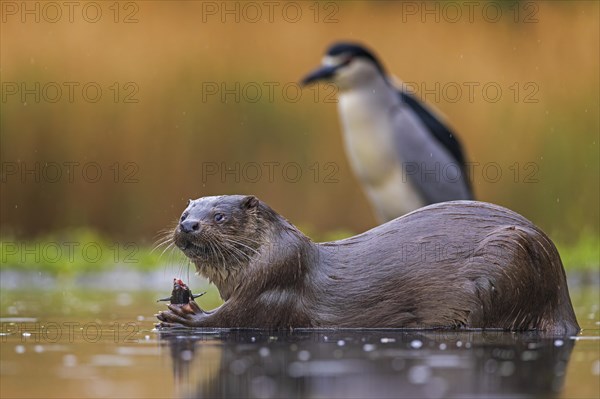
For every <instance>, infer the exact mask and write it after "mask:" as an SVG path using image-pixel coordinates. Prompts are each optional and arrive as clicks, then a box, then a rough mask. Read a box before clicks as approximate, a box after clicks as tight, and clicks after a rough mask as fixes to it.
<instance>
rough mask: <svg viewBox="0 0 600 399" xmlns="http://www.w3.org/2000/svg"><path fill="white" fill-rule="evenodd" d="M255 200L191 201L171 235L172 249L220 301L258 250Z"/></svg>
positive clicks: (234, 197)
mask: <svg viewBox="0 0 600 399" xmlns="http://www.w3.org/2000/svg"><path fill="white" fill-rule="evenodd" d="M259 204H260V201H259V200H258V198H256V197H254V196H243V195H224V196H218V197H203V198H199V199H197V200H190V201H189V203H188V206H187V208H186V209H185V211H184V212H183V214H182V215H181V218H180V220H179V223H178V225H177V227H176V228H175V231H174V233H173V241H174V242H175V245H177V247H178V248H179V249H181V251H183V253H184V254H185V255H186V256H187V257H188V258H189V259H190V260H191V261H192V262H193V263H194V264H195V265H196V268H197V270H198V273H199V274H201V275H203V276H204V277H206V278H208V279H209V280H210V281H211V282H213V283H215V285H216V286H217V288H219V291H220V293H221V297H223V299H227V297H229V296H230V295H231V293H232V291H233V290H234V289H235V288H236V286H237V285H238V284H239V281H238V276H239V272H240V271H241V270H242V269H243V268H244V267H245V266H246V265H247V264H248V263H249V262H250V260H251V258H252V257H253V255H254V254H256V253H258V248H259V247H260V237H261V235H260V232H259V228H260V225H259V220H258V208H259Z"/></svg>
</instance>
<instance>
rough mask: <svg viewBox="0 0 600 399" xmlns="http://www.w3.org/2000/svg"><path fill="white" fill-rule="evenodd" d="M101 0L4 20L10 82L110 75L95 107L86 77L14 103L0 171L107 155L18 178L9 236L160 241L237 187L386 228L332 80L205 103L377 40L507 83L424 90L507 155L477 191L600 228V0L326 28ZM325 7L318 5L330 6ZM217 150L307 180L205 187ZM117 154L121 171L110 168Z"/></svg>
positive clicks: (442, 78)
mask: <svg viewBox="0 0 600 399" xmlns="http://www.w3.org/2000/svg"><path fill="white" fill-rule="evenodd" d="M82 4H84V3H82ZM100 4H101V5H102V10H103V17H102V19H101V20H100V21H99V22H97V23H88V22H86V21H84V20H83V19H82V18H81V17H79V15H80V14H77V13H76V14H75V20H74V22H73V23H70V22H68V21H67V20H65V19H64V18H63V20H61V21H58V22H56V23H48V22H45V21H43V20H42V21H40V23H35V22H31V21H26V22H25V23H22V22H21V21H20V17H19V16H12V15H11V16H6V21H5V22H3V23H2V26H1V39H0V40H1V42H0V44H1V45H0V55H1V61H0V67H1V70H0V72H1V80H2V82H3V84H6V82H9V83H10V82H17V83H21V82H26V83H27V84H28V85H33V84H34V83H35V82H40V83H41V84H42V85H43V84H45V83H47V82H58V83H61V82H80V84H81V85H83V84H85V83H86V82H97V83H98V84H99V85H100V86H101V87H102V89H103V97H102V99H101V100H100V101H99V102H97V103H88V102H86V101H84V100H83V99H82V98H81V95H80V94H78V93H80V92H78V91H77V90H76V91H75V99H74V101H73V103H70V102H68V101H66V99H65V96H63V99H62V100H61V101H59V102H57V103H49V102H45V101H43V100H42V101H41V102H40V103H35V102H32V101H29V102H28V103H27V104H23V103H22V102H21V101H20V100H19V98H18V97H19V96H8V97H7V98H6V100H5V101H4V100H3V101H2V103H1V104H0V105H1V111H0V131H1V146H0V155H1V158H2V163H3V165H4V166H6V165H9V164H11V165H18V166H19V167H23V166H27V167H32V165H34V164H35V162H40V163H41V164H40V165H43V164H44V163H48V162H50V163H52V162H55V163H59V164H62V163H64V162H78V163H79V164H80V165H86V164H88V163H90V162H97V163H98V164H99V165H101V166H102V173H103V175H102V178H101V179H100V181H99V182H97V183H88V182H86V181H85V180H84V179H83V178H82V177H81V175H80V174H77V173H76V174H75V176H74V178H73V182H70V181H68V179H67V177H66V176H64V177H63V178H62V179H61V180H60V181H59V182H54V183H52V182H48V181H44V179H43V178H42V179H41V181H39V182H36V181H35V179H33V178H32V177H31V176H26V177H25V178H21V177H19V176H16V175H7V174H6V173H4V175H3V176H2V178H3V180H2V186H1V188H2V190H1V219H2V224H1V226H2V230H3V233H9V234H14V235H17V236H34V235H38V234H42V233H46V232H49V231H55V230H62V229H68V228H72V227H77V226H88V227H91V228H94V229H97V230H99V231H101V232H103V233H106V234H108V235H111V236H114V237H118V238H127V239H132V238H134V239H141V240H146V239H152V237H154V236H155V234H156V232H157V231H158V230H160V229H162V228H165V227H168V226H169V225H170V224H171V223H173V221H174V220H176V219H177V218H178V216H179V214H180V213H181V211H182V210H183V208H184V207H185V203H186V201H187V199H188V198H196V197H200V196H204V195H214V194H228V193H252V194H255V195H257V196H259V197H260V198H261V199H263V200H265V201H266V202H267V203H269V204H270V205H271V206H272V207H273V208H275V209H276V210H277V211H279V212H280V213H281V214H283V215H284V216H286V217H287V218H288V219H290V220H291V221H292V222H293V223H295V224H298V225H300V226H303V227H305V228H306V229H308V230H311V231H315V232H325V231H331V230H338V229H346V230H351V231H354V232H359V231H362V230H365V229H367V228H370V227H372V226H374V224H375V221H374V219H373V216H372V214H371V210H370V208H369V206H368V203H367V201H366V199H365V198H364V195H363V194H362V192H361V190H360V188H359V186H358V185H357V182H356V180H355V179H354V176H353V175H352V172H351V170H350V169H349V165H348V163H347V160H346V157H345V155H344V151H343V142H342V137H341V134H340V126H339V123H338V119H337V111H336V106H335V104H333V103H325V101H324V99H325V93H326V92H327V90H326V88H325V87H321V88H320V90H321V91H320V97H319V98H318V100H317V101H314V99H313V94H314V92H313V91H312V90H311V89H306V90H305V91H303V93H302V98H301V100H300V101H298V102H290V101H286V99H285V98H284V96H283V94H282V93H281V90H279V89H277V88H276V89H275V91H274V93H275V96H274V101H269V100H268V98H267V95H266V93H267V91H266V89H265V91H264V92H263V97H262V99H261V100H260V101H258V102H256V103H251V102H249V101H244V98H242V101H240V102H239V103H236V102H235V101H233V100H232V96H229V97H228V101H226V102H223V101H221V99H220V98H219V96H210V97H208V99H207V100H206V101H203V93H202V88H203V83H204V84H206V82H216V83H217V84H221V83H222V82H224V83H225V84H226V85H228V87H233V86H234V85H235V83H236V82H239V83H240V85H241V86H244V85H245V84H248V83H249V82H256V83H258V84H259V85H261V86H263V87H264V82H277V83H279V84H280V86H279V87H280V88H281V87H282V86H283V85H284V84H287V83H291V82H297V81H299V80H300V79H301V77H302V76H304V74H306V73H307V72H308V71H310V70H311V69H312V68H314V67H315V66H317V64H318V63H319V60H320V57H321V55H322V53H323V52H324V50H325V48H326V47H327V46H328V45H329V44H331V43H332V42H335V41H337V40H340V39H345V40H358V41H361V42H364V43H366V44H368V45H370V46H371V47H372V48H373V49H374V50H375V51H376V53H377V54H378V55H379V57H380V59H381V60H382V62H383V64H384V65H385V66H386V67H387V69H388V71H390V72H391V73H393V74H394V75H396V76H398V77H399V78H401V79H402V80H404V81H407V82H418V83H419V84H424V85H425V86H426V87H428V88H432V87H434V85H435V84H436V82H440V84H441V85H444V84H446V83H448V82H456V83H458V84H459V85H463V83H464V82H477V83H478V84H480V86H479V87H480V88H481V86H483V85H484V84H485V83H488V82H495V83H497V84H498V85H500V87H501V88H502V89H503V96H502V98H501V99H500V100H499V101H497V102H495V103H492V102H489V101H485V100H484V99H483V98H482V96H481V90H478V89H476V90H475V95H476V97H475V99H474V101H472V102H469V101H468V99H467V96H466V93H463V96H462V97H461V99H460V100H459V101H457V102H450V101H447V99H446V98H440V99H439V101H435V99H433V97H432V96H431V95H430V96H428V97H427V99H428V100H429V102H430V103H432V104H433V105H434V106H435V107H437V108H438V109H439V110H441V111H442V112H443V113H444V114H445V115H446V117H447V119H448V121H449V123H450V124H451V125H452V126H453V127H454V129H455V131H456V132H457V134H458V135H459V136H460V138H461V140H462V142H463V145H464V147H465V149H466V151H467V156H468V158H469V159H470V160H471V161H473V162H478V163H479V164H481V165H485V164H489V163H491V162H495V163H497V164H498V165H499V166H500V167H501V170H502V177H501V178H500V179H499V180H498V181H497V182H495V183H492V182H490V181H486V179H484V178H483V177H482V170H481V169H476V173H475V175H474V176H473V178H474V186H475V190H476V194H477V197H478V199H481V200H484V201H490V202H494V203H498V204H501V205H504V206H507V207H509V208H511V209H514V210H516V211H518V212H520V213H522V214H523V215H525V216H526V217H528V218H530V219H531V220H533V221H534V222H535V223H536V224H538V225H540V226H541V227H542V228H543V229H545V230H547V231H548V232H549V233H550V234H551V236H552V237H553V238H559V239H561V240H570V239H573V240H575V239H577V238H578V237H579V235H580V234H582V233H584V232H592V233H595V234H597V233H598V226H599V217H600V216H599V209H598V208H599V206H598V205H599V183H598V177H599V157H598V154H599V152H598V139H599V134H598V132H599V128H600V127H599V70H600V68H599V48H600V43H599V5H598V3H597V2H593V1H573V2H551V1H547V2H539V3H531V2H524V3H511V4H504V5H503V7H504V8H503V17H502V18H501V19H500V21H499V22H497V23H491V22H488V21H486V20H485V19H484V18H483V17H482V14H481V9H482V7H483V6H485V4H486V2H481V3H478V4H479V6H478V8H476V11H475V14H474V20H473V22H469V20H468V18H467V16H466V15H463V17H462V18H460V20H459V21H458V22H456V23H450V22H447V21H445V20H444V18H441V19H440V22H436V20H435V16H427V17H425V20H423V17H422V16H420V15H416V16H413V15H407V14H406V10H405V9H403V8H402V7H403V5H402V3H399V2H368V3H367V2H358V1H352V2H338V3H335V5H336V7H337V12H336V13H335V15H334V18H335V19H336V20H337V22H335V23H324V22H323V21H322V19H323V18H324V15H323V14H321V15H320V17H319V22H317V23H315V21H314V14H313V10H312V9H310V8H309V7H311V6H312V7H314V3H313V2H295V3H294V5H295V6H297V7H299V8H300V9H301V10H302V13H303V14H302V18H301V19H300V20H299V21H298V22H296V23H290V22H287V21H286V20H285V19H284V18H283V17H282V14H281V13H278V12H277V10H281V9H282V8H283V6H284V5H285V3H278V4H279V5H280V7H278V8H276V9H275V10H276V12H275V13H274V18H273V22H272V23H271V22H269V21H264V20H262V21H259V22H256V23H251V22H248V21H244V18H241V21H240V22H239V23H236V22H235V21H234V18H233V17H231V16H230V17H228V18H227V20H226V21H225V22H223V21H222V17H221V16H219V15H217V16H208V15H203V13H202V10H203V7H206V3H204V4H203V3H202V2H196V1H183V2H174V1H173V2H172V1H169V2H167V1H138V2H136V3H135V4H136V5H137V7H138V9H139V10H138V11H137V13H136V15H135V18H137V20H138V22H137V23H129V24H125V23H122V22H120V23H115V22H114V21H113V14H111V11H110V10H109V9H108V6H109V4H112V2H100ZM121 4H122V5H124V3H121ZM214 4H217V5H218V6H219V7H221V6H222V4H223V3H221V2H218V3H214ZM227 4H228V5H229V6H231V7H235V6H236V4H238V6H241V5H242V4H243V3H236V2H227ZM259 4H260V3H259ZM415 4H424V3H420V2H417V3H415ZM427 4H429V5H431V7H435V4H437V6H438V7H439V6H440V5H441V4H442V5H443V3H427ZM455 4H457V5H458V6H460V7H463V8H462V9H463V11H464V10H466V8H464V5H462V3H455ZM531 4H535V5H536V7H538V8H539V9H538V10H537V12H536V14H535V18H536V19H537V22H534V23H524V22H523V18H524V16H525V14H527V12H530V11H531V10H530V9H526V8H525V7H528V6H531ZM327 5H328V3H320V4H319V7H323V8H321V12H322V13H325V8H324V7H325V6H327ZM421 7H423V5H421ZM515 7H516V9H519V10H520V12H521V14H520V15H519V17H518V20H519V22H515V21H514V9H515ZM331 10H332V9H331V8H330V9H328V11H331ZM334 10H335V9H334ZM477 10H479V12H478V11H477ZM125 11H131V10H122V12H123V13H125ZM263 11H265V9H264V8H263ZM242 16H243V15H242ZM122 17H123V14H122V15H121V16H120V18H122ZM203 17H204V19H205V21H203ZM113 82H119V84H120V86H121V87H122V86H123V85H124V84H125V83H126V82H135V84H136V85H137V87H139V92H138V93H137V94H136V96H135V98H137V99H138V100H139V102H138V103H132V104H126V103H123V102H119V103H115V102H114V101H113V99H112V94H113V93H112V92H111V91H109V89H108V87H109V86H110V85H111V84H112V83H113ZM515 82H517V83H518V85H519V86H520V89H521V90H523V85H524V84H526V83H527V82H533V83H534V84H535V85H536V87H538V88H539V91H538V92H537V94H536V95H535V97H534V98H536V99H537V100H539V101H538V102H537V103H525V102H523V101H522V99H523V98H524V96H525V94H526V91H522V92H521V95H520V99H519V101H517V102H515V101H514V99H513V92H512V91H510V89H509V86H511V85H512V84H514V83H515ZM80 87H81V86H80ZM463 87H464V86H463ZM4 89H5V86H3V90H4ZM291 92H293V91H291ZM122 93H124V92H122ZM123 96H124V94H121V97H120V99H122V98H123ZM432 100H433V101H432ZM130 162H132V163H135V165H136V166H137V167H138V168H139V170H138V171H137V173H136V174H135V176H134V178H135V179H136V182H134V183H123V182H122V179H123V177H124V176H123V173H124V172H127V171H126V170H124V169H123V168H124V167H125V165H126V164H127V163H130ZM206 162H216V163H218V164H220V163H222V162H224V163H226V164H227V165H234V164H235V163H236V162H238V163H240V164H241V165H244V164H245V163H248V162H256V163H258V164H263V163H265V162H280V164H282V165H283V164H285V163H288V162H296V163H298V164H299V165H301V166H302V168H303V177H302V178H301V179H300V181H298V182H296V183H290V182H286V181H284V179H283V178H282V176H281V174H275V179H274V181H272V182H271V181H269V180H268V179H267V178H266V176H265V175H263V178H261V179H260V180H259V181H258V182H250V181H244V180H243V179H242V180H241V181H240V182H235V181H233V179H232V178H231V177H230V178H229V179H228V180H226V181H221V179H219V178H217V177H211V178H209V179H207V180H206V181H205V182H203V181H202V177H201V171H202V165H203V164H205V163H206ZM315 162H318V163H319V167H320V168H321V175H320V178H319V182H318V183H315V182H314V181H313V175H312V173H313V172H312V171H311V170H309V166H310V165H312V164H314V163H315ZM327 162H333V163H335V164H336V165H338V167H339V171H338V172H337V174H336V178H337V179H338V180H339V181H338V182H337V183H331V184H326V183H324V182H323V178H324V175H323V173H324V169H323V166H324V165H325V163H327ZM529 162H533V163H535V164H536V165H537V167H538V168H539V170H538V173H537V174H536V176H535V177H536V178H537V180H538V181H537V182H536V183H525V182H524V177H525V173H526V172H527V171H526V170H524V169H523V167H524V166H525V164H527V163H529ZM115 163H118V165H119V166H118V167H119V171H120V172H121V175H120V176H119V179H118V180H119V182H115V181H114V175H113V173H114V170H112V169H110V167H111V165H114V164H115ZM515 163H518V164H519V169H520V172H521V173H520V176H519V177H518V178H517V182H515V177H514V171H512V170H510V169H509V167H510V166H511V165H514V164H515ZM77 170H79V172H81V170H80V169H76V172H77ZM264 170H266V169H264ZM264 170H263V171H264ZM4 172H6V168H4Z"/></svg>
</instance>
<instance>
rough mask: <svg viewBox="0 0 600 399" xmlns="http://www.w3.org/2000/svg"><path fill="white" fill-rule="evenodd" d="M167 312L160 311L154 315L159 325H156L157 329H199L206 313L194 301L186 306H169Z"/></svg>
mask: <svg viewBox="0 0 600 399" xmlns="http://www.w3.org/2000/svg"><path fill="white" fill-rule="evenodd" d="M167 307H168V308H169V310H165V311H161V312H159V313H158V314H157V315H156V318H157V319H158V320H160V323H157V324H156V327H158V328H172V327H181V326H185V327H201V326H202V321H203V320H204V319H205V318H206V313H204V311H203V310H202V309H200V306H198V304H197V303H196V302H195V301H193V300H192V301H189V302H188V303H186V304H169V305H167Z"/></svg>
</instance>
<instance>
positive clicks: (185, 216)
mask: <svg viewBox="0 0 600 399" xmlns="http://www.w3.org/2000/svg"><path fill="white" fill-rule="evenodd" d="M187 217H188V214H187V212H184V213H183V215H181V218H179V220H180V221H181V222H183V221H184V220H185V218H187Z"/></svg>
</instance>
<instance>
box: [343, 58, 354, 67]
mask: <svg viewBox="0 0 600 399" xmlns="http://www.w3.org/2000/svg"><path fill="white" fill-rule="evenodd" d="M353 58H354V57H352V56H350V57H347V58H346V59H345V60H343V61H342V62H341V63H340V66H346V65H348V64H349V63H350V62H352V59H353Z"/></svg>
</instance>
